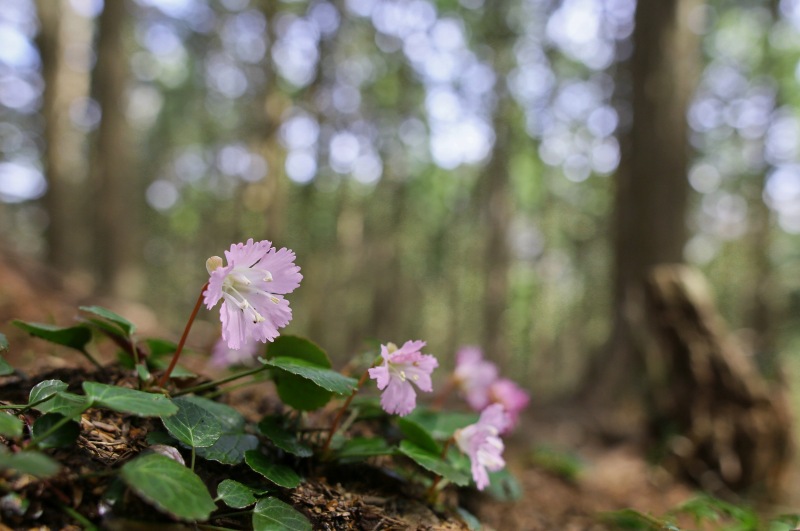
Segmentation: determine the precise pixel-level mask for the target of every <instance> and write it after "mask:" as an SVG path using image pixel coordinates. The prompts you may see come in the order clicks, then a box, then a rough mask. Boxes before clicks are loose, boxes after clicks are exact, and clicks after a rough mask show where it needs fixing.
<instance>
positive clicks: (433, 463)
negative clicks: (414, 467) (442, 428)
mask: <svg viewBox="0 0 800 531" xmlns="http://www.w3.org/2000/svg"><path fill="white" fill-rule="evenodd" d="M400 453H402V454H404V455H405V456H407V457H409V458H411V459H412V460H413V461H415V462H416V463H417V464H418V465H419V466H421V467H422V468H424V469H426V470H430V471H431V472H433V473H435V474H438V475H440V476H442V477H443V478H445V479H447V480H448V481H450V482H451V483H454V484H456V485H458V486H459V487H464V486H466V485H469V481H470V478H469V476H468V475H467V474H465V473H464V472H462V471H460V470H457V469H456V468H455V467H453V466H452V465H451V464H450V463H448V462H446V461H444V460H443V459H442V458H441V457H440V456H438V455H436V454H434V453H431V452H428V451H427V450H425V449H423V448H420V447H419V446H417V445H416V444H414V443H412V442H411V441H401V442H400Z"/></svg>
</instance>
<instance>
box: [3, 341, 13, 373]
mask: <svg viewBox="0 0 800 531" xmlns="http://www.w3.org/2000/svg"><path fill="white" fill-rule="evenodd" d="M6 350H8V339H6V336H5V335H3V334H0V352H5V351H6ZM13 373H14V367H12V366H11V365H9V364H8V362H7V361H6V360H4V359H3V358H2V357H0V376H8V375H9V374H13Z"/></svg>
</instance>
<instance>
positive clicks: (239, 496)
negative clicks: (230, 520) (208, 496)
mask: <svg viewBox="0 0 800 531" xmlns="http://www.w3.org/2000/svg"><path fill="white" fill-rule="evenodd" d="M259 492H260V491H259V490H258V489H254V488H252V487H248V486H247V485H245V484H243V483H239V482H238V481H236V480H233V479H224V480H222V481H221V482H220V483H219V485H217V500H219V501H221V502H222V503H224V504H225V505H227V506H228V507H232V508H234V509H244V508H245V507H249V506H250V505H253V504H254V503H255V502H256V494H257V493H259Z"/></svg>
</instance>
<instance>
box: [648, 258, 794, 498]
mask: <svg viewBox="0 0 800 531" xmlns="http://www.w3.org/2000/svg"><path fill="white" fill-rule="evenodd" d="M645 293H646V306H647V310H648V311H647V315H648V320H649V321H650V322H651V324H652V329H653V331H654V337H655V341H654V344H652V345H651V346H650V348H648V351H649V353H648V356H647V365H648V371H649V372H650V375H651V376H652V377H654V380H653V381H654V385H653V387H652V392H653V394H652V399H653V402H652V405H653V406H654V411H653V412H652V413H653V414H652V416H651V427H652V433H653V434H654V435H655V436H656V437H657V438H658V440H659V441H660V442H662V443H663V444H664V446H663V447H662V448H663V450H664V451H665V452H664V457H665V459H664V464H665V465H666V466H667V468H668V469H669V470H671V471H672V472H674V473H677V474H678V475H680V476H683V477H685V478H687V479H689V480H691V481H693V482H696V483H697V484H698V485H699V486H700V487H702V488H704V489H705V490H707V491H710V492H713V493H715V494H717V495H724V494H726V493H728V494H730V493H748V494H764V495H770V494H775V493H776V492H777V490H778V489H779V487H780V484H781V478H782V476H783V471H784V470H785V469H786V465H787V463H788V460H789V458H790V453H791V446H792V444H791V416H790V413H789V406H788V404H787V400H786V397H785V395H784V392H783V389H782V386H781V385H779V384H770V383H768V382H767V381H766V380H765V379H764V378H763V377H762V376H761V375H760V374H759V373H758V371H757V369H756V366H755V364H754V363H753V361H752V360H751V358H749V357H748V356H747V355H746V354H745V353H744V351H743V350H742V347H741V346H740V345H739V344H738V343H737V342H736V341H735V338H734V337H733V336H732V335H731V334H730V332H728V330H727V327H726V325H725V323H724V321H723V319H722V318H721V317H720V315H719V314H718V312H717V310H716V308H715V305H714V302H713V300H712V296H711V291H710V288H709V285H708V282H707V281H706V279H705V278H704V277H703V276H702V274H701V273H700V272H698V271H697V270H695V269H693V268H690V267H687V266H683V265H664V266H658V267H656V268H654V269H653V270H652V271H651V274H650V275H649V278H648V279H647V282H646V289H645Z"/></svg>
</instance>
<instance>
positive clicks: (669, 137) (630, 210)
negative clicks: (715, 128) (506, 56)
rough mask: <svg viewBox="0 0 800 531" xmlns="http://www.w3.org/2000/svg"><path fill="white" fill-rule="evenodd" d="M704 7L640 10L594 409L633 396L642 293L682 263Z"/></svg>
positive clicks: (591, 379) (690, 1)
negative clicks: (609, 306) (607, 323)
mask: <svg viewBox="0 0 800 531" xmlns="http://www.w3.org/2000/svg"><path fill="white" fill-rule="evenodd" d="M700 5H702V1H701V0H659V1H657V2H647V1H640V2H638V3H637V8H636V16H635V24H636V25H635V29H634V33H633V44H634V52H633V55H632V57H631V60H630V64H629V68H630V73H631V83H632V87H631V88H632V109H633V122H632V124H631V127H630V130H629V131H628V133H627V135H626V137H625V138H623V141H622V159H621V161H620V167H619V170H618V171H617V174H616V191H615V198H614V201H615V204H614V215H615V218H614V229H613V231H614V234H613V261H614V278H613V282H614V288H613V289H614V291H613V301H614V315H613V319H614V321H613V329H612V333H611V337H610V340H609V342H608V345H607V351H606V352H603V353H602V354H601V355H600V356H599V357H598V358H597V359H596V360H594V361H595V363H593V364H592V367H591V369H590V371H589V374H588V375H587V376H588V377H587V380H586V387H585V390H586V391H587V392H588V395H589V396H590V397H591V399H592V401H593V402H594V403H605V404H611V403H616V402H617V401H618V399H620V398H623V397H625V396H626V395H627V396H630V395H631V394H632V392H633V394H638V393H637V392H636V390H635V389H633V386H634V385H635V382H637V381H641V378H638V377H637V375H638V374H639V373H640V371H641V369H642V357H641V346H640V345H638V344H637V343H638V340H637V335H640V332H638V331H639V330H641V325H642V321H643V311H642V304H643V293H642V287H643V282H644V279H645V277H646V275H647V272H648V271H649V270H650V269H651V268H652V267H653V266H654V265H656V264H660V263H675V262H682V261H683V248H684V245H685V243H686V237H687V227H686V206H687V199H688V195H689V185H688V180H687V169H688V164H689V143H688V125H687V122H686V111H687V108H688V105H689V101H690V98H691V96H692V94H693V91H694V88H695V84H696V79H697V72H698V67H699V64H698V63H699V59H700V49H699V37H698V36H697V35H696V34H695V33H693V32H692V31H691V30H690V29H689V27H688V19H689V14H690V13H691V12H692V11H695V12H696V8H697V7H699V6H700Z"/></svg>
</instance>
